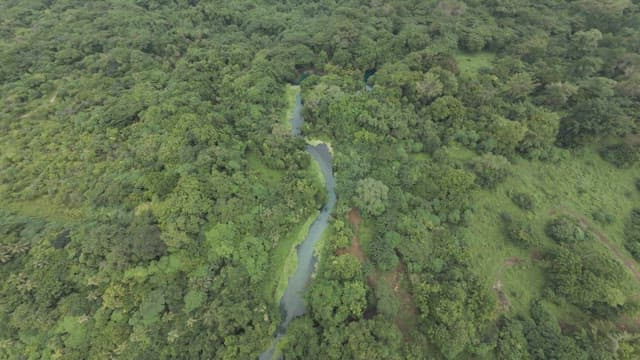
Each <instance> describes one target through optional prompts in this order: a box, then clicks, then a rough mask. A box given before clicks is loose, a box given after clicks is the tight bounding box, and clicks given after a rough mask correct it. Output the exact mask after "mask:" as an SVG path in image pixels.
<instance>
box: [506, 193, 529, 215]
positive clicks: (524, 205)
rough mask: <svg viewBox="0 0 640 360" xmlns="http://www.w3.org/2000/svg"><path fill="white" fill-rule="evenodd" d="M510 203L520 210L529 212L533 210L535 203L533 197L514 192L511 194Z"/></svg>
mask: <svg viewBox="0 0 640 360" xmlns="http://www.w3.org/2000/svg"><path fill="white" fill-rule="evenodd" d="M511 201H513V203H514V204H516V205H518V207H519V208H520V209H522V210H527V211H531V210H534V209H535V201H534V199H533V196H531V195H530V194H528V193H524V192H516V193H513V194H511Z"/></svg>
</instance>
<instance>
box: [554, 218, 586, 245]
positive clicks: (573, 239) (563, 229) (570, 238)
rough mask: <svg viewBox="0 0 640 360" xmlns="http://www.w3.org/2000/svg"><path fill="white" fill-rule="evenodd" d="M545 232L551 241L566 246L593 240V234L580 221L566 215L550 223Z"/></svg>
mask: <svg viewBox="0 0 640 360" xmlns="http://www.w3.org/2000/svg"><path fill="white" fill-rule="evenodd" d="M545 232H546V234H547V235H548V236H549V237H550V238H551V239H553V240H555V241H557V242H559V243H565V244H571V243H579V242H583V241H586V240H589V239H591V238H592V235H591V233H590V232H589V231H588V230H586V229H585V228H584V227H583V226H582V224H580V223H579V221H578V220H576V219H574V218H572V217H570V216H566V215H563V216H560V217H557V218H555V219H554V220H552V221H550V222H549V223H548V224H547V226H546V228H545Z"/></svg>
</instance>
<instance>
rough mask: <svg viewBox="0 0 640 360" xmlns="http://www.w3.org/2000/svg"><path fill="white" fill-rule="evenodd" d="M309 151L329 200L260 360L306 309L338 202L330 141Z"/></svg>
mask: <svg viewBox="0 0 640 360" xmlns="http://www.w3.org/2000/svg"><path fill="white" fill-rule="evenodd" d="M303 122H304V120H303V119H302V99H301V96H300V91H298V93H297V94H296V104H295V108H294V112H293V117H292V118H291V132H292V134H293V135H294V136H302V131H301V128H302V124H303ZM307 152H308V153H309V154H310V155H311V157H312V158H313V160H314V161H315V162H316V163H317V164H318V166H319V167H320V170H321V171H322V176H323V177H324V182H325V188H326V190H327V202H326V204H324V206H323V207H322V210H320V214H319V215H318V217H316V219H315V220H314V221H313V223H312V224H311V227H309V232H308V233H307V236H306V237H305V239H304V240H303V241H302V242H301V243H300V244H299V245H298V247H297V249H296V250H297V255H298V267H297V268H296V272H295V273H294V274H293V275H292V276H291V277H289V282H288V283H287V287H286V289H285V292H284V295H283V296H282V299H281V300H280V311H281V313H282V322H281V323H280V325H279V326H278V329H277V331H276V334H275V338H274V340H273V341H272V343H271V346H270V348H269V350H267V351H265V352H263V353H262V354H260V360H269V359H271V358H272V357H273V353H274V351H275V346H276V344H277V342H278V340H279V339H280V338H281V337H282V336H284V334H285V332H286V330H287V326H288V325H289V323H290V322H291V320H293V319H294V318H296V317H298V316H301V315H303V314H304V313H305V310H306V308H305V304H304V300H303V292H304V290H305V289H306V287H307V285H308V284H309V282H310V280H311V275H312V274H313V271H314V269H315V263H316V258H315V257H314V256H313V249H314V245H315V244H316V242H318V240H320V237H321V236H322V233H323V232H324V230H325V229H326V227H327V224H328V223H329V216H330V215H331V212H332V211H333V207H334V206H335V204H336V192H335V179H334V177H333V159H332V157H331V152H330V151H329V147H328V146H327V145H326V144H322V143H321V144H318V145H315V146H314V145H307Z"/></svg>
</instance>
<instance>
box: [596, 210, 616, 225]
mask: <svg viewBox="0 0 640 360" xmlns="http://www.w3.org/2000/svg"><path fill="white" fill-rule="evenodd" d="M591 217H592V218H593V220H595V221H597V222H599V223H600V224H603V225H610V224H612V223H613V222H614V221H615V220H616V218H615V216H613V215H612V214H609V213H608V212H606V211H604V210H602V209H598V210H596V211H594V212H593V213H592V214H591Z"/></svg>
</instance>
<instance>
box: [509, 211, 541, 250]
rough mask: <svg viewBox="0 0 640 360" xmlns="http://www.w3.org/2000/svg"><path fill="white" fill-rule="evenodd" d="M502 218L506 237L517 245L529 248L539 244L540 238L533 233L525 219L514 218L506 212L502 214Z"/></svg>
mask: <svg viewBox="0 0 640 360" xmlns="http://www.w3.org/2000/svg"><path fill="white" fill-rule="evenodd" d="M502 220H503V221H504V232H505V235H506V236H507V239H509V240H510V241H512V242H513V243H514V244H516V245H517V246H521V247H524V248H530V247H536V246H538V245H540V243H541V241H540V239H538V238H537V236H536V235H535V234H534V232H533V229H532V227H531V224H530V223H528V222H527V221H526V220H522V219H514V218H512V217H511V216H510V215H508V214H503V216H502Z"/></svg>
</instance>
